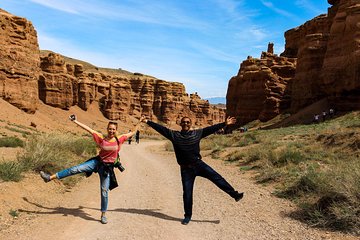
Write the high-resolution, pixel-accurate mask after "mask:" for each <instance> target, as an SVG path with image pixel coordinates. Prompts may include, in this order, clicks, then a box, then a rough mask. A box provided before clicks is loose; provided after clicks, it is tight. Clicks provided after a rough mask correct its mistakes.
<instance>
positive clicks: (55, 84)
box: [0, 9, 225, 125]
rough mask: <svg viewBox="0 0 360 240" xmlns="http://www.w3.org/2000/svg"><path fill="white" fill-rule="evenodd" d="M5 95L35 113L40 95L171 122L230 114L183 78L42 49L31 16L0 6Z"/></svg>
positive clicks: (112, 114) (201, 121)
mask: <svg viewBox="0 0 360 240" xmlns="http://www.w3.org/2000/svg"><path fill="white" fill-rule="evenodd" d="M0 27H1V28H0V42H1V45H0V96H1V97H2V98H3V99H5V100H7V101H8V102H10V103H11V104H13V105H15V106H17V107H19V108H20V109H22V110H24V111H26V112H29V113H34V112H35V111H36V109H37V103H38V101H39V99H40V100H41V101H43V102H44V103H45V104H48V105H51V106H53V107H57V108H62V109H69V108H70V107H71V106H75V105H77V106H79V107H81V108H82V109H83V110H87V109H88V107H89V105H90V104H91V103H93V102H94V101H95V102H97V103H98V104H99V108H100V109H101V111H102V112H103V114H104V116H105V117H107V118H108V119H111V120H122V121H127V120H128V119H129V116H136V117H139V116H140V115H141V114H145V115H148V116H150V117H151V118H152V119H154V120H157V121H163V122H165V123H167V124H170V123H175V122H176V121H179V118H180V117H182V116H184V115H186V116H189V117H191V118H192V119H194V120H195V121H194V122H195V123H196V124H198V125H207V124H212V123H216V122H220V121H224V119H225V110H223V109H218V108H215V107H212V106H210V104H209V103H208V101H205V100H202V99H201V98H200V97H199V96H197V95H196V94H191V95H188V94H187V93H186V92H185V87H184V85H183V84H181V83H175V82H167V81H163V80H159V79H156V78H154V77H150V76H144V75H142V74H137V73H135V74H132V73H129V72H126V71H102V70H101V69H100V70H99V68H96V67H94V66H93V67H94V68H92V69H91V68H90V69H89V68H84V66H83V65H82V64H78V63H71V62H68V61H67V58H64V57H63V56H61V55H59V54H56V53H52V52H50V53H48V52H46V54H44V53H40V51H39V46H38V42H37V34H36V31H35V29H34V27H33V26H32V24H31V22H29V21H27V20H26V19H24V18H19V17H16V16H13V15H11V14H9V13H7V12H6V11H3V10H1V9H0Z"/></svg>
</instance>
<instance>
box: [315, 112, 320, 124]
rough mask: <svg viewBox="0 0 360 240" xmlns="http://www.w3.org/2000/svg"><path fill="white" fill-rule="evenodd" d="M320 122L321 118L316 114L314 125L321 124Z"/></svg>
mask: <svg viewBox="0 0 360 240" xmlns="http://www.w3.org/2000/svg"><path fill="white" fill-rule="evenodd" d="M319 122H320V116H319V114H315V115H314V123H319Z"/></svg>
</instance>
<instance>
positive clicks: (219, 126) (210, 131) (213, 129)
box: [201, 117, 236, 138]
mask: <svg viewBox="0 0 360 240" xmlns="http://www.w3.org/2000/svg"><path fill="white" fill-rule="evenodd" d="M235 123H236V118H234V117H228V118H227V119H226V121H225V122H223V123H218V124H215V125H212V126H209V127H206V128H204V129H203V133H202V135H201V137H202V138H204V137H207V136H209V135H210V134H213V133H215V132H216V131H218V130H220V129H222V128H223V127H225V126H228V125H233V124H235Z"/></svg>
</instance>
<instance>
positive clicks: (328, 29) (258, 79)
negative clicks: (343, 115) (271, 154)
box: [227, 0, 360, 123]
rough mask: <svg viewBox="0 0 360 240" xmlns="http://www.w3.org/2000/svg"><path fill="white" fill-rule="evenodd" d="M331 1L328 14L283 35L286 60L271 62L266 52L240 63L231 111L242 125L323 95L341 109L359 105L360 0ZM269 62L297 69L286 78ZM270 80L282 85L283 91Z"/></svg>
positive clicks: (233, 83) (229, 100)
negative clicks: (258, 57)
mask: <svg viewBox="0 0 360 240" xmlns="http://www.w3.org/2000/svg"><path fill="white" fill-rule="evenodd" d="M328 2H329V4H331V5H332V6H331V7H330V8H329V9H328V13H327V14H324V15H320V16H318V17H316V18H314V19H312V20H310V21H308V22H306V23H304V24H303V25H301V26H299V27H297V28H294V29H291V30H289V31H287V32H286V33H285V39H286V45H285V51H284V52H283V53H282V54H281V59H282V60H279V61H276V60H275V61H274V60H271V59H272V57H271V56H272V55H271V51H268V52H269V53H268V54H266V55H265V56H262V57H261V59H252V58H250V59H247V60H245V61H244V62H243V63H242V64H241V66H240V70H239V73H238V75H237V76H235V77H233V78H232V79H231V80H230V82H229V87H228V93H227V114H228V115H236V116H239V118H240V120H241V122H242V123H246V122H249V121H252V120H255V119H260V120H262V121H266V120H269V119H271V117H273V116H275V115H276V114H277V113H281V112H284V111H289V112H292V113H295V112H297V111H299V110H300V109H302V108H304V107H306V106H308V105H310V104H312V103H314V102H316V101H319V100H321V99H324V98H326V99H327V100H328V102H329V103H330V104H331V105H332V106H333V107H335V108H337V109H338V110H344V111H349V110H359V109H360V80H359V78H360V70H359V69H360V68H359V65H360V45H359V41H360V37H359V35H360V25H359V22H360V1H359V0H352V1H348V0H329V1H328ZM268 58H270V60H266V59H268ZM271 65H275V66H278V68H285V69H289V66H291V67H295V68H296V69H294V68H291V67H290V68H291V70H288V71H287V73H286V75H285V76H283V75H281V73H280V74H278V73H277V72H276V71H273V70H272V67H270V66H271ZM269 68H270V70H269ZM268 79H270V80H268ZM278 79H285V80H282V81H278ZM266 83H272V85H274V86H277V85H279V83H281V84H280V86H281V87H280V89H284V91H282V90H280V91H279V90H278V88H277V87H275V88H270V87H268V85H267V84H266ZM289 94H290V95H291V97H289ZM273 95H276V97H275V98H274V97H273ZM281 103H283V104H281Z"/></svg>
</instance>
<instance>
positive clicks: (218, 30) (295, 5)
mask: <svg viewBox="0 0 360 240" xmlns="http://www.w3.org/2000/svg"><path fill="white" fill-rule="evenodd" d="M328 7H329V5H328V3H327V0H117V1H115V0H1V1H0V8H2V9H4V10H6V11H8V12H10V13H12V14H14V15H17V16H21V17H25V18H27V19H28V20H30V21H31V22H32V23H33V24H34V26H35V29H36V30H37V33H38V39H39V45H40V49H46V50H52V51H55V52H58V53H60V54H63V55H66V56H69V57H72V58H77V59H80V60H84V61H87V62H90V63H92V64H94V65H96V66H99V67H109V68H122V69H125V70H128V71H131V72H141V73H144V74H148V75H152V76H154V77H156V78H159V79H163V80H166V81H173V82H182V83H183V84H184V85H185V88H186V92H188V93H194V92H198V94H199V95H200V96H201V97H202V98H208V97H225V95H226V91H227V85H228V81H229V79H230V78H231V77H232V76H234V75H236V74H237V72H238V70H239V65H240V63H241V62H242V61H243V60H245V59H246V57H247V56H249V55H250V56H253V57H259V56H260V54H261V52H262V51H266V49H267V44H268V42H273V43H274V44H275V46H274V50H275V53H278V54H280V53H281V52H282V51H283V50H284V32H285V31H286V30H289V29H291V28H294V27H297V26H299V25H301V24H303V23H305V22H306V21H307V20H310V19H312V18H314V17H315V16H318V15H319V14H322V13H326V12H327V8H328Z"/></svg>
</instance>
